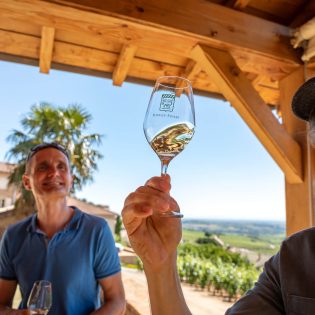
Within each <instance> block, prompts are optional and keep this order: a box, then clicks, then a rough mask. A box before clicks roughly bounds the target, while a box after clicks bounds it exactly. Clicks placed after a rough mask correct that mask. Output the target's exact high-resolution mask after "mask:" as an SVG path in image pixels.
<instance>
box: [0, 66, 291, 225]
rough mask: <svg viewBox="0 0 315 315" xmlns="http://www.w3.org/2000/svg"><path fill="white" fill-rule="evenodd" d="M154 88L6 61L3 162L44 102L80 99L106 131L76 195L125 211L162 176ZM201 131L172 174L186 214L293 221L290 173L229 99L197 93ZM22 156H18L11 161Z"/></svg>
mask: <svg viewBox="0 0 315 315" xmlns="http://www.w3.org/2000/svg"><path fill="white" fill-rule="evenodd" d="M151 92H152V87H151V86H143V85H138V84H135V83H128V82H124V83H123V85H122V87H115V86H113V84H112V81H111V80H110V79H106V78H98V77H92V76H87V75H80V74H75V73H69V72H63V71H57V70H51V71H50V74H49V75H47V74H41V73H39V68H38V67H34V66H27V65H21V64H16V63H12V62H3V61H0V109H1V115H0V161H7V159H6V158H5V153H6V152H7V151H8V150H9V149H10V148H11V146H12V144H10V143H8V142H7V141H6V138H7V136H8V135H9V134H10V132H11V131H12V129H18V130H22V126H21V124H20V121H21V119H22V118H23V117H24V116H25V115H26V114H27V113H28V112H29V111H30V107H31V106H32V105H34V104H36V103H39V102H42V101H45V102H49V103H51V104H53V105H56V106H67V105H69V104H80V105H81V106H82V107H83V108H85V109H86V110H87V111H88V112H89V113H90V114H91V115H92V117H93V119H92V121H91V124H90V126H89V128H88V129H87V131H86V133H100V134H102V135H104V137H103V142H102V145H101V146H100V147H98V148H97V149H98V150H99V151H100V152H101V153H102V154H103V156H104V158H103V159H102V160H100V161H99V162H98V171H97V172H95V173H94V181H93V183H89V184H88V185H87V186H86V187H84V188H83V189H82V191H80V192H78V193H77V194H76V195H77V197H79V198H85V199H87V200H88V201H91V202H94V203H97V204H104V205H109V207H110V209H111V210H112V211H114V212H116V213H120V211H121V209H122V207H123V203H124V200H125V198H126V197H127V196H128V194H129V193H131V192H132V191H134V190H135V189H136V188H137V187H139V186H141V185H143V184H144V183H145V182H146V180H147V179H149V178H150V177H152V176H156V175H159V174H160V161H159V159H158V157H157V155H156V154H155V153H154V151H153V150H152V149H151V147H150V146H149V144H148V143H147V141H146V139H145V136H144V133H143V128H142V125H143V119H144V116H145V112H146V107H147V104H148V101H149V99H150V95H151ZM194 103H195V113H196V129H195V135H194V137H193V139H192V140H191V142H190V143H189V144H188V146H187V147H186V148H185V150H184V151H183V152H182V153H180V154H179V155H178V156H177V157H175V158H174V159H173V160H172V161H171V163H170V165H169V169H168V172H169V174H170V176H171V178H172V195H173V197H174V198H175V199H176V200H177V202H178V203H179V205H180V207H181V212H182V213H183V214H184V218H207V219H241V220H281V221H284V220H285V194H284V175H283V172H282V171H281V170H280V168H279V167H278V165H277V164H276V163H275V162H274V161H273V159H272V158H271V157H270V155H269V154H268V152H267V151H266V150H265V148H264V147H263V146H262V145H261V144H260V142H259V141H258V140H257V138H256V137H255V135H254V134H253V133H252V132H251V130H250V129H249V128H248V126H247V125H246V124H245V123H244V122H243V120H242V119H241V118H240V116H239V115H238V114H237V112H236V111H235V110H234V108H233V107H231V105H230V104H229V103H228V102H225V101H220V100H216V99H212V98H209V97H204V96H199V95H195V96H194ZM10 162H14V160H10Z"/></svg>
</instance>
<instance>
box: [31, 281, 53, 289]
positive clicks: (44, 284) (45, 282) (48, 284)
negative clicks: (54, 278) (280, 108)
mask: <svg viewBox="0 0 315 315" xmlns="http://www.w3.org/2000/svg"><path fill="white" fill-rule="evenodd" d="M38 284H40V285H42V286H45V287H46V286H47V287H48V286H51V282H50V281H48V280H37V281H35V282H34V285H38Z"/></svg>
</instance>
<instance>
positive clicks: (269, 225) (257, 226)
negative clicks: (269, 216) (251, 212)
mask: <svg viewBox="0 0 315 315" xmlns="http://www.w3.org/2000/svg"><path fill="white" fill-rule="evenodd" d="M183 228H184V229H186V230H194V231H200V232H208V233H213V234H217V235H220V234H239V235H247V236H250V237H259V236H261V235H285V222H282V221H254V220H218V219H216V220H211V219H184V220H183Z"/></svg>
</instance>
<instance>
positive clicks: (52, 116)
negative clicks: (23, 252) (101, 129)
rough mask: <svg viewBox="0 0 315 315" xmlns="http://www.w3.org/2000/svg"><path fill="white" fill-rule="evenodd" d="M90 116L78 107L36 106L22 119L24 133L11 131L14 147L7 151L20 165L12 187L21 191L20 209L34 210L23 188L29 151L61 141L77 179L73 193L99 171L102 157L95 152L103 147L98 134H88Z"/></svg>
mask: <svg viewBox="0 0 315 315" xmlns="http://www.w3.org/2000/svg"><path fill="white" fill-rule="evenodd" d="M91 119H92V117H91V115H90V114H89V113H88V112H87V111H86V110H85V109H83V108H82V107H81V106H79V105H69V106H67V107H61V106H59V107H55V106H53V105H51V104H49V103H40V104H39V105H33V106H32V107H31V110H30V112H29V113H27V114H26V115H25V117H24V118H23V119H22V120H21V126H22V129H23V131H20V130H16V129H14V130H12V132H11V134H10V135H9V136H8V137H7V141H9V142H11V143H12V144H13V146H12V148H11V149H10V150H9V151H8V152H7V157H8V158H9V159H12V158H13V159H14V160H15V162H17V164H18V165H17V167H16V169H15V171H14V172H13V173H12V175H11V176H10V178H9V180H10V183H11V184H14V185H16V186H17V187H18V188H20V190H21V193H22V194H21V198H20V199H19V200H18V201H17V203H16V208H17V210H18V211H19V210H20V211H21V210H23V209H24V210H25V209H32V210H33V209H34V199H33V196H32V195H31V194H30V193H29V192H28V191H26V190H25V189H24V187H23V185H22V175H23V174H24V171H25V159H26V157H27V154H28V152H29V150H30V149H31V148H32V147H33V146H34V145H36V144H39V143H42V142H53V141H54V142H58V143H60V144H62V145H64V146H65V147H66V148H67V149H68V151H69V152H70V154H71V172H72V174H73V177H74V186H73V191H76V190H80V189H81V188H82V186H83V185H85V184H87V183H88V182H90V181H92V180H93V171H95V170H97V164H96V162H97V160H98V159H100V158H102V155H101V154H100V153H99V152H98V151H97V150H95V149H94V148H93V147H94V146H95V145H97V146H98V145H100V144H101V138H102V136H101V135H99V134H85V133H84V131H85V129H86V128H87V127H88V125H89V124H90V122H91Z"/></svg>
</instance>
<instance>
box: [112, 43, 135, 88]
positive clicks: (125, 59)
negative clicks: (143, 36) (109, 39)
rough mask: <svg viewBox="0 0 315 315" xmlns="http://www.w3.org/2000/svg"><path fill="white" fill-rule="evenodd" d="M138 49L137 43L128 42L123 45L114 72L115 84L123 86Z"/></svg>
mask: <svg viewBox="0 0 315 315" xmlns="http://www.w3.org/2000/svg"><path fill="white" fill-rule="evenodd" d="M136 51H137V46H136V45H132V44H127V45H124V46H123V48H122V50H121V52H120V55H119V57H118V61H117V64H116V66H115V69H114V72H113V84H114V85H117V86H121V85H122V84H123V82H124V81H125V79H126V77H127V74H128V70H129V68H130V65H131V63H132V60H133V58H134V56H135V54H136Z"/></svg>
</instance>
